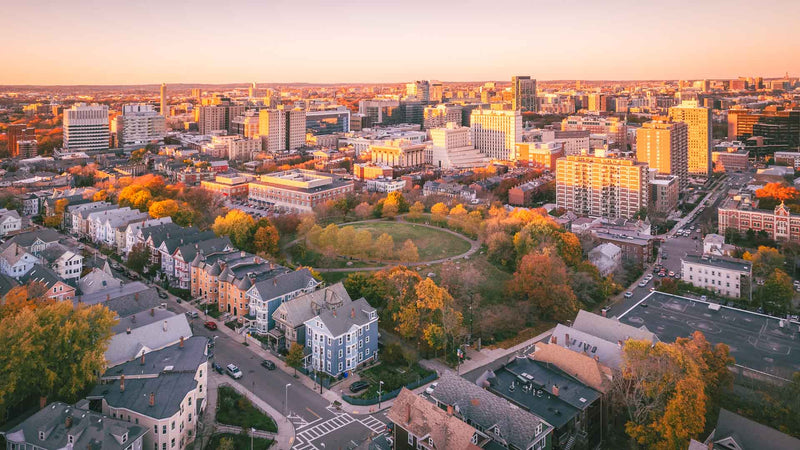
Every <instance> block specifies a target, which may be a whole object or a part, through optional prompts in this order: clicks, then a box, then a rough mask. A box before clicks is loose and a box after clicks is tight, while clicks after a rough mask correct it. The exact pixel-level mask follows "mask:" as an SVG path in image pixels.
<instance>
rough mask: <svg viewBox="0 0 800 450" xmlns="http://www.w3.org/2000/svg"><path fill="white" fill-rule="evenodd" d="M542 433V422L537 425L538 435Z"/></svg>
mask: <svg viewBox="0 0 800 450" xmlns="http://www.w3.org/2000/svg"><path fill="white" fill-rule="evenodd" d="M540 434H542V424H541V423H540V424H539V425H536V436H538V435H540Z"/></svg>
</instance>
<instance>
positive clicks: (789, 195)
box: [756, 183, 800, 202]
mask: <svg viewBox="0 0 800 450" xmlns="http://www.w3.org/2000/svg"><path fill="white" fill-rule="evenodd" d="M798 196H800V193H798V191H797V189H795V188H794V186H786V185H784V184H783V183H767V184H766V185H764V187H763V188H760V189H756V197H758V198H773V199H775V200H778V201H781V202H783V201H786V200H793V199H796V198H797V197H798Z"/></svg>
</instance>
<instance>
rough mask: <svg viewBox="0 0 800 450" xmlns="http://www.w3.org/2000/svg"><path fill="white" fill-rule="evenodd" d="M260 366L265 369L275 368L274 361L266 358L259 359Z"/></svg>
mask: <svg viewBox="0 0 800 450" xmlns="http://www.w3.org/2000/svg"><path fill="white" fill-rule="evenodd" d="M261 367H264V368H266V369H267V370H275V363H274V362H272V361H270V360H268V359H265V360H263V361H261Z"/></svg>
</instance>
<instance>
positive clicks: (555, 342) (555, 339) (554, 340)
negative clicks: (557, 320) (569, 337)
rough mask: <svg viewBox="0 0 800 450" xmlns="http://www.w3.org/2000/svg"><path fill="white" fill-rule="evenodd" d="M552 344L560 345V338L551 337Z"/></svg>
mask: <svg viewBox="0 0 800 450" xmlns="http://www.w3.org/2000/svg"><path fill="white" fill-rule="evenodd" d="M550 343H551V344H558V336H556V335H553V336H551V337H550Z"/></svg>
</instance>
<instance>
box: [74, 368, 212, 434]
mask: <svg viewBox="0 0 800 450" xmlns="http://www.w3.org/2000/svg"><path fill="white" fill-rule="evenodd" d="M146 358H147V356H145V359H146ZM195 389H197V380H195V378H194V373H188V372H164V373H161V374H160V375H158V376H157V377H151V378H130V379H129V378H127V377H126V379H125V390H124V391H123V390H121V389H120V380H114V381H112V382H110V383H107V384H101V385H98V386H96V387H95V388H94V389H92V392H91V393H90V394H89V395H88V396H87V398H89V399H90V400H92V399H98V398H103V399H105V401H106V403H108V405H109V406H111V407H113V408H125V409H130V410H131V411H135V412H137V413H140V414H142V415H145V416H148V417H153V418H155V419H166V418H169V417H172V416H174V415H175V414H176V413H178V412H180V410H181V403H182V402H183V399H184V398H186V395H188V394H189V392H191V391H194V390H195ZM151 393H152V394H153V395H154V402H153V406H150V394H151ZM198 401H199V400H198ZM193 407H194V406H193Z"/></svg>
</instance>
